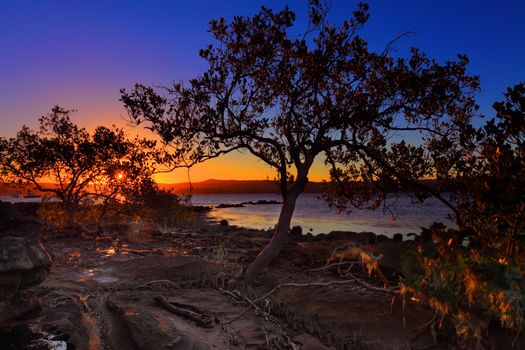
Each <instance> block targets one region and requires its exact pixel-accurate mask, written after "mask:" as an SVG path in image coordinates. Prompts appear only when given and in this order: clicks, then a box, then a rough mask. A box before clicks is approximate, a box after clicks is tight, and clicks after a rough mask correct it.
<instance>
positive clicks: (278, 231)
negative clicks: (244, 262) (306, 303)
mask: <svg viewBox="0 0 525 350" xmlns="http://www.w3.org/2000/svg"><path fill="white" fill-rule="evenodd" d="M307 181H308V180H307V179H306V177H305V178H304V179H298V181H297V182H296V184H295V186H294V188H293V189H292V190H291V191H290V192H288V193H287V194H286V195H285V196H284V200H283V206H282V208H281V213H280V214H279V220H278V221H277V225H276V226H275V230H274V232H273V237H272V240H271V241H270V243H269V244H268V245H267V246H266V247H264V249H263V250H262V251H261V252H260V253H259V255H258V256H257V258H255V260H254V261H253V262H252V263H251V264H250V265H249V266H248V268H247V269H246V274H245V277H246V279H247V280H248V281H250V280H253V279H254V278H255V277H257V275H258V274H259V273H260V272H261V271H262V270H263V269H264V268H265V267H267V266H268V265H270V263H271V262H272V261H273V260H274V259H275V258H277V256H278V255H279V253H280V252H281V250H282V249H283V247H284V245H285V243H286V239H287V237H288V232H289V231H290V223H291V221H292V216H293V212H294V210H295V203H296V202H297V197H299V195H300V194H301V192H302V191H303V189H304V186H305V185H306V182H307Z"/></svg>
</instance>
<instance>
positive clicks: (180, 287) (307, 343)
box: [0, 223, 432, 350]
mask: <svg viewBox="0 0 525 350" xmlns="http://www.w3.org/2000/svg"><path fill="white" fill-rule="evenodd" d="M362 239H364V236H361V235H359V234H354V235H350V236H348V235H344V234H335V235H333V236H329V237H325V238H324V239H311V238H310V239H307V238H304V239H297V240H293V241H291V242H289V244H288V245H287V247H286V248H285V251H283V252H282V254H281V256H280V258H278V260H277V261H276V262H274V263H273V264H272V265H271V267H270V268H269V270H268V271H267V272H266V274H265V277H264V278H262V279H261V280H260V281H257V282H256V283H255V284H254V285H253V286H252V287H250V288H249V289H247V288H246V287H241V286H242V284H240V285H239V284H238V285H237V287H235V286H233V285H232V284H231V279H232V276H234V275H235V274H236V273H237V272H238V271H239V270H240V269H241V268H242V267H245V266H247V264H248V263H249V262H250V261H252V260H253V259H254V257H255V256H256V254H257V253H258V252H259V251H260V250H261V249H262V247H264V246H265V245H266V243H267V242H268V240H269V233H267V232H263V231H255V230H247V229H241V228H235V227H222V226H220V225H217V224H214V223H206V224H205V223H203V224H201V225H197V226H194V227H192V228H186V229H179V230H177V231H175V232H167V233H163V232H160V231H155V230H153V231H152V230H144V229H141V228H135V229H134V230H131V231H129V230H128V232H127V234H122V232H119V229H114V230H113V231H112V232H110V233H107V234H105V235H102V236H100V237H98V238H97V239H93V238H92V237H84V238H67V237H60V236H59V235H58V234H57V233H56V232H53V231H49V230H48V231H47V232H45V234H44V245H45V246H46V247H47V249H48V250H49V252H50V253H51V254H52V255H53V260H54V262H53V266H52V269H51V272H50V274H49V276H48V277H47V279H46V280H45V281H44V282H43V283H42V284H40V285H38V286H36V287H33V288H31V289H28V290H25V291H23V292H22V295H21V296H20V297H19V299H20V303H19V305H22V306H19V309H18V310H17V311H18V312H19V313H21V315H20V317H19V319H20V321H17V322H12V323H11V324H10V325H9V327H8V329H7V331H6V330H5V329H4V333H3V334H2V335H0V338H1V339H2V341H3V342H4V344H7V345H5V346H4V347H2V349H17V347H16V346H18V348H20V346H27V344H26V345H23V344H21V343H20V342H18V343H16V342H15V341H14V340H9V335H11V336H12V335H13V334H18V335H19V337H18V338H20V335H21V337H22V338H25V339H26V340H29V339H30V338H31V337H37V335H39V337H40V338H47V339H52V340H50V341H48V342H47V343H52V344H53V345H54V346H56V349H65V345H66V344H67V349H89V350H95V349H151V350H153V349H310V350H312V349H330V348H333V349H405V348H407V342H408V341H409V340H410V339H411V338H412V337H413V336H414V334H415V333H416V332H415V331H414V329H416V328H417V327H418V326H421V325H422V324H424V323H425V322H427V321H428V320H429V319H431V318H432V313H431V311H430V310H427V309H425V308H423V307H421V306H419V305H418V304H415V303H413V302H411V301H410V300H406V301H405V302H404V303H403V301H402V300H401V299H400V297H395V298H393V297H392V296H391V295H389V294H386V293H381V292H373V291H369V290H367V289H365V288H363V287H362V286H360V285H359V284H357V283H347V284H344V285H329V286H325V287H319V286H317V287H315V286H310V287H283V288H281V289H280V290H279V291H277V292H276V293H274V294H272V295H271V296H269V297H268V298H265V299H264V300H261V301H260V302H258V304H257V306H256V307H251V308H247V306H249V305H250V300H254V299H256V298H257V297H259V296H261V295H264V294H265V293H266V292H268V291H269V290H271V289H272V288H273V287H274V286H276V285H278V284H281V283H290V282H297V283H307V282H313V281H331V280H338V279H341V278H340V277H339V276H338V274H337V273H336V271H333V270H330V269H329V270H325V271H315V272H313V271H309V269H312V268H317V267H320V266H323V265H324V264H325V263H326V260H327V258H328V257H329V256H330V254H331V252H332V251H333V249H334V247H337V246H340V245H342V244H343V243H346V242H348V241H349V240H356V241H359V240H362ZM409 246H410V243H396V242H391V241H388V242H382V243H378V244H376V245H374V246H373V247H372V248H371V249H373V250H374V251H375V252H376V253H378V254H379V253H383V254H384V256H385V258H384V262H385V265H386V266H385V273H386V274H387V276H390V277H392V273H393V272H395V268H396V264H398V261H399V255H400V254H401V253H402V252H404V251H406V249H407V248H408V247H409ZM389 266H390V268H389ZM353 271H354V272H355V274H356V275H358V276H359V277H360V278H362V279H364V280H366V281H368V282H369V283H371V284H374V285H377V286H381V283H380V281H379V280H378V279H377V278H374V277H372V278H369V277H368V276H367V275H366V274H365V273H364V272H363V271H362V269H361V267H359V266H355V267H354V268H353ZM170 305H171V306H175V308H176V309H175V312H176V313H173V311H174V310H173V308H172V307H170ZM24 308H25V309H24ZM246 309H247V311H246ZM181 310H182V311H181ZM22 311H25V312H22ZM24 325H29V328H30V330H31V331H28V330H27V329H26V328H25V326H24ZM17 327H18V328H17ZM24 332H26V333H27V334H26V333H24ZM2 337H3V338H2ZM18 340H20V339H18ZM18 340H17V341H18ZM9 342H11V345H9ZM22 343H23V342H22ZM26 343H28V342H26ZM431 343H432V338H431V335H430V333H429V334H425V335H423V336H421V337H419V338H418V339H417V340H416V342H415V343H414V344H415V345H417V346H419V347H423V346H425V345H429V344H431ZM31 344H33V345H32V346H34V344H35V341H34V340H33V341H32V342H31ZM323 344H324V345H323ZM61 346H62V348H61ZM26 348H28V347H26ZM33 348H34V349H35V348H38V347H33Z"/></svg>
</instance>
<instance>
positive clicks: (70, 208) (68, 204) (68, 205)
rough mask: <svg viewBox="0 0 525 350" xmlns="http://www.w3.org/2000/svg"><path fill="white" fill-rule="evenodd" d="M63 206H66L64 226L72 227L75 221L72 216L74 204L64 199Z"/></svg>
mask: <svg viewBox="0 0 525 350" xmlns="http://www.w3.org/2000/svg"><path fill="white" fill-rule="evenodd" d="M65 207H66V208H65V209H66V228H70V227H73V226H74V223H75V219H74V216H75V209H76V206H75V205H74V204H73V203H71V202H69V201H66V203H65Z"/></svg>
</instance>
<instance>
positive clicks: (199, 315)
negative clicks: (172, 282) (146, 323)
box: [155, 295, 215, 328]
mask: <svg viewBox="0 0 525 350" xmlns="http://www.w3.org/2000/svg"><path fill="white" fill-rule="evenodd" d="M155 301H156V302H157V303H158V304H159V305H160V306H162V307H163V308H164V309H166V310H168V311H169V312H171V313H173V314H175V315H179V316H182V317H185V318H189V319H190V320H192V321H194V322H195V323H196V324H197V325H198V326H200V327H206V328H210V327H213V325H214V324H215V316H213V315H210V314H208V313H206V312H204V311H202V310H199V309H197V308H196V307H194V306H192V305H186V304H181V303H171V302H169V301H168V300H167V299H166V298H165V297H163V296H162V295H159V296H156V297H155Z"/></svg>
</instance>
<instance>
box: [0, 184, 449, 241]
mask: <svg viewBox="0 0 525 350" xmlns="http://www.w3.org/2000/svg"><path fill="white" fill-rule="evenodd" d="M0 200H2V201H7V202H38V201H40V198H13V197H4V196H0ZM258 200H277V201H280V200H281V197H280V196H279V195H272V194H196V195H193V198H192V203H193V204H194V205H206V206H216V205H219V204H221V203H224V204H236V203H241V202H249V201H258ZM393 203H395V207H394V215H392V214H391V213H390V212H385V211H383V210H382V209H378V210H374V211H372V210H358V209H355V210H353V211H352V213H350V214H345V213H337V212H336V211H334V210H331V209H330V208H329V207H328V205H327V204H326V203H325V202H324V201H323V200H321V199H318V195H317V194H313V193H303V194H302V195H301V196H300V197H299V199H298V201H297V206H296V208H295V212H294V216H293V218H292V226H295V225H300V226H301V227H302V228H303V232H305V233H306V232H312V233H313V234H319V233H328V232H330V231H354V232H365V231H367V232H374V233H377V234H385V235H387V236H391V235H393V234H394V233H398V232H399V233H402V234H407V233H410V232H415V233H419V232H420V231H421V229H420V227H425V226H429V225H431V224H432V223H433V222H443V223H444V224H445V225H447V226H453V225H452V223H451V222H450V221H449V220H448V219H447V215H448V213H449V210H448V208H446V207H445V206H444V205H443V204H441V203H440V202H439V201H437V200H436V199H429V200H427V201H426V202H425V203H422V204H421V203H420V204H412V202H411V200H410V198H409V197H407V196H400V197H397V198H396V199H395V200H393ZM280 209H281V205H279V204H268V205H245V206H244V207H242V208H220V209H213V210H212V211H211V212H210V214H209V215H210V217H211V218H212V219H214V220H221V219H226V220H228V222H229V223H230V224H232V225H238V226H243V227H249V228H255V229H269V228H272V227H273V226H274V225H275V223H276V222H277V218H278V216H279V211H280Z"/></svg>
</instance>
